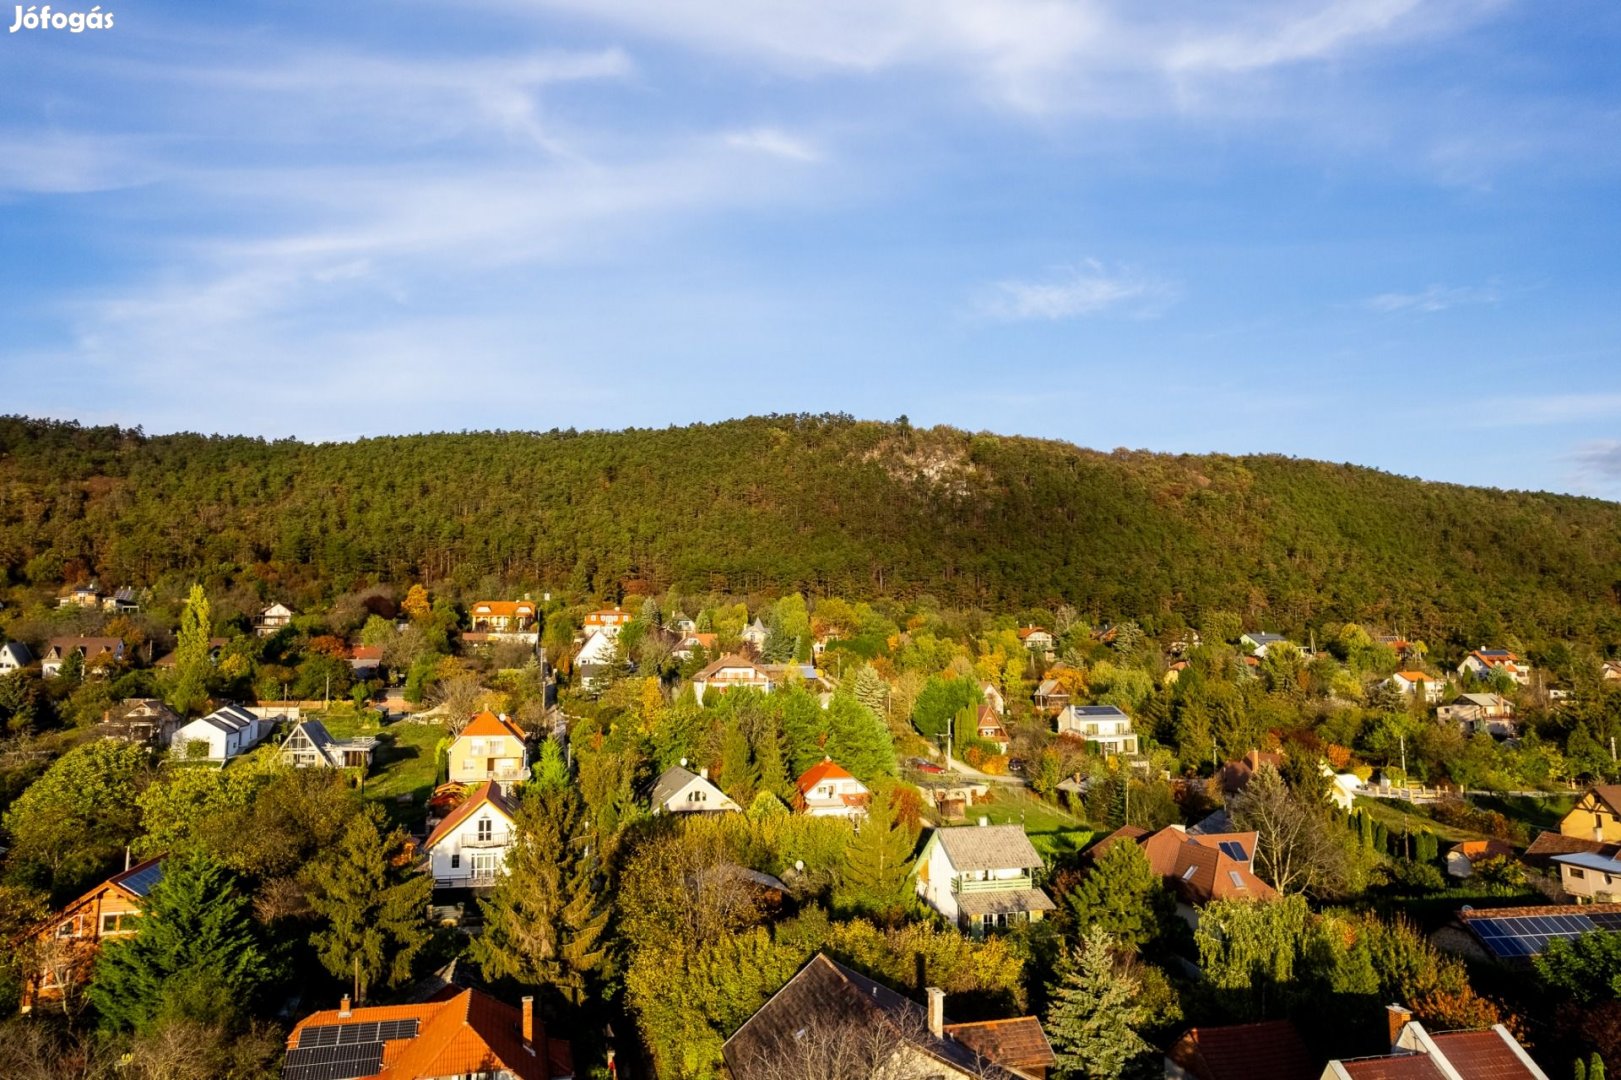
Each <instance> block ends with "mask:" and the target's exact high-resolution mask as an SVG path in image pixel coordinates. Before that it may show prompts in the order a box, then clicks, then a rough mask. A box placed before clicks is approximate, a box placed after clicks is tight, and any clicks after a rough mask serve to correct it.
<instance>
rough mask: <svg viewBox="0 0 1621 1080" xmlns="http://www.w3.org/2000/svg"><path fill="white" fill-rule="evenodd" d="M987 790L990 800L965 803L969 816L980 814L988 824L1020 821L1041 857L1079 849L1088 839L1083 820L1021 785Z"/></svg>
mask: <svg viewBox="0 0 1621 1080" xmlns="http://www.w3.org/2000/svg"><path fill="white" fill-rule="evenodd" d="M991 794H992V795H993V796H994V798H992V800H991V801H990V802H983V803H975V804H974V805H973V806H971V807H969V809H968V817H969V820H970V821H972V820H976V819H978V818H981V817H983V818H987V819H989V821H990V823H991V824H992V825H1023V826H1024V831H1025V832H1026V833H1027V834H1028V835H1029V837H1030V842H1031V843H1032V844H1034V845H1035V848H1036V850H1037V851H1039V852H1041V854H1042V856H1043V857H1045V858H1049V859H1050V858H1053V857H1054V856H1057V855H1063V854H1068V853H1070V852H1076V851H1080V850H1081V849H1082V848H1084V847H1085V846H1086V845H1087V843H1088V842H1089V841H1090V840H1091V839H1092V836H1093V832H1092V830H1091V829H1089V828H1087V826H1086V822H1084V821H1082V820H1081V819H1080V818H1078V817H1076V816H1075V815H1074V814H1071V813H1068V812H1066V811H1064V810H1062V809H1060V808H1059V807H1057V806H1054V805H1053V804H1052V803H1049V802H1043V801H1042V800H1041V799H1038V798H1036V797H1035V796H1034V795H1032V794H1030V792H1029V791H1027V790H1025V789H1024V788H1020V787H1011V786H1001V785H996V786H993V787H992V788H991Z"/></svg>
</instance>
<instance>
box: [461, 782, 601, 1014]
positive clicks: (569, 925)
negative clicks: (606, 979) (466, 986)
mask: <svg viewBox="0 0 1621 1080" xmlns="http://www.w3.org/2000/svg"><path fill="white" fill-rule="evenodd" d="M589 840H590V836H589V831H588V829H587V827H586V822H585V813H584V806H583V805H582V804H581V802H580V799H579V796H578V795H577V794H576V793H575V791H574V790H573V789H572V788H565V789H562V790H554V791H531V792H526V793H525V795H524V799H523V802H522V803H521V804H520V805H519V807H518V817H517V836H516V839H515V843H514V845H513V846H512V847H510V849H509V850H508V853H507V872H506V874H505V875H504V876H503V877H502V878H501V879H500V880H499V881H498V882H497V884H496V886H495V888H494V889H493V890H491V892H490V894H489V896H487V897H485V898H484V899H482V900H480V901H479V909H480V911H481V912H482V913H483V916H484V933H483V934H482V935H480V936H479V937H478V938H476V939H475V940H474V942H473V958H474V959H475V960H476V961H478V963H479V966H480V967H482V968H483V970H484V974H485V976H486V977H487V978H492V979H497V978H514V979H517V980H518V981H519V982H522V983H524V984H526V985H531V986H540V985H549V986H555V987H557V988H558V989H560V990H562V991H563V992H564V993H565V994H566V995H567V996H568V997H569V999H570V1000H571V1001H573V1002H574V1003H576V1004H578V1003H579V1002H580V1001H581V1000H583V998H584V996H585V993H586V991H587V989H588V987H589V985H590V983H591V981H592V980H593V979H594V978H596V977H598V976H599V975H600V974H601V973H602V971H603V969H604V967H605V965H606V963H607V952H606V942H605V941H604V932H605V930H606V929H607V924H608V913H609V910H608V905H607V903H605V902H604V900H603V898H602V896H601V894H600V892H599V890H598V887H597V880H596V876H597V868H596V862H595V859H594V858H593V856H592V854H591V845H590V842H589Z"/></svg>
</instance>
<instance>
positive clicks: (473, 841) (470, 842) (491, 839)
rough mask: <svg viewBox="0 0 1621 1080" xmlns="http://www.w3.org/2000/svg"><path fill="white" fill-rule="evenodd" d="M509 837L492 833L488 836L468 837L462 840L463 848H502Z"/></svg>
mask: <svg viewBox="0 0 1621 1080" xmlns="http://www.w3.org/2000/svg"><path fill="white" fill-rule="evenodd" d="M509 840H511V836H510V835H508V834H507V833H504V832H503V833H494V834H493V835H490V836H483V837H479V836H469V837H466V838H464V839H463V840H462V847H464V848H504V847H506V846H507V842H508V841H509Z"/></svg>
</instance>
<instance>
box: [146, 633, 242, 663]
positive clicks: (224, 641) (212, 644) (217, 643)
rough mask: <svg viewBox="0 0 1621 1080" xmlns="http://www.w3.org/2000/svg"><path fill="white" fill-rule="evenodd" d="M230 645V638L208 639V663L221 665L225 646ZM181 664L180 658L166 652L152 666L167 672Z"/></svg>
mask: <svg viewBox="0 0 1621 1080" xmlns="http://www.w3.org/2000/svg"><path fill="white" fill-rule="evenodd" d="M230 643H231V642H230V639H229V638H222V637H216V638H209V639H208V662H209V663H210V664H217V663H219V662H220V657H221V656H223V655H225V646H227V645H229V644H230ZM179 662H180V660H179V657H178V656H176V655H175V654H174V653H172V652H166V653H164V654H163V655H162V656H160V657H158V658H157V659H156V660H154V661H152V666H153V667H155V668H161V669H163V670H165V671H168V670H170V669H172V668H173V667H174V666H175V664H177V663H179Z"/></svg>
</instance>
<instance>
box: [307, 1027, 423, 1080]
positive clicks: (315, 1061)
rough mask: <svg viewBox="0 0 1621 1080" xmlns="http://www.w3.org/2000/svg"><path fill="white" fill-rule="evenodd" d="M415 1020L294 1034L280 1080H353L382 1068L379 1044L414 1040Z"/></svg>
mask: <svg viewBox="0 0 1621 1080" xmlns="http://www.w3.org/2000/svg"><path fill="white" fill-rule="evenodd" d="M417 1026H418V1021H416V1020H368V1021H363V1022H361V1023H357V1024H321V1025H319V1026H316V1027H307V1028H305V1029H304V1030H302V1031H300V1032H299V1033H298V1046H297V1047H295V1048H294V1049H292V1050H289V1051H287V1057H286V1060H285V1061H283V1062H282V1067H281V1077H282V1080H355V1078H356V1077H360V1076H371V1075H372V1074H373V1073H376V1072H379V1071H381V1069H382V1067H383V1044H384V1043H386V1042H391V1041H393V1040H395V1039H414V1038H416V1036H417Z"/></svg>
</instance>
